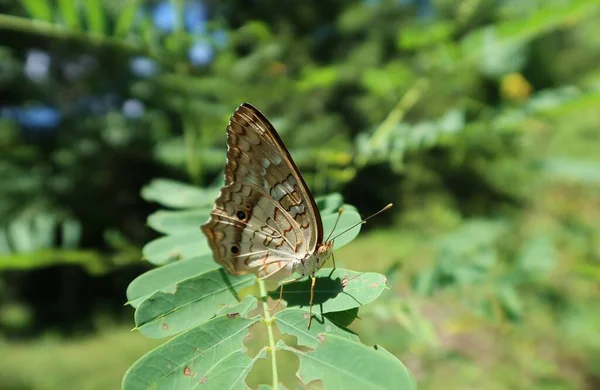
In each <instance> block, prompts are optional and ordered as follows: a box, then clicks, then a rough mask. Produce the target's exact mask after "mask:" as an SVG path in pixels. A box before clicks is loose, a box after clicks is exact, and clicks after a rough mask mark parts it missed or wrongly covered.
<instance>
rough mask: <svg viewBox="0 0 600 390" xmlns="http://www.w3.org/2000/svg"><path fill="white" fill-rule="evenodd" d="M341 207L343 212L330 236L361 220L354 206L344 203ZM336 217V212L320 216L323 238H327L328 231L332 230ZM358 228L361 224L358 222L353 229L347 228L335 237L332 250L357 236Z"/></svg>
mask: <svg viewBox="0 0 600 390" xmlns="http://www.w3.org/2000/svg"><path fill="white" fill-rule="evenodd" d="M343 208H344V212H343V213H342V216H341V217H340V221H339V222H338V225H337V228H336V229H335V233H334V234H333V235H332V237H335V235H336V234H339V233H342V232H343V231H344V230H346V229H347V228H349V227H351V226H353V225H356V224H357V223H359V222H360V221H361V218H360V214H358V212H356V211H355V209H354V207H352V206H350V205H344V206H343ZM336 211H337V210H336ZM337 217H338V215H337V213H335V214H328V215H324V216H322V218H321V219H322V220H323V232H324V233H325V236H324V237H323V239H325V238H327V236H328V235H329V233H331V231H332V230H333V226H334V225H335V220H336V219H337ZM360 228H361V225H360V224H359V225H358V226H356V227H355V228H354V229H352V230H349V231H348V232H346V233H344V234H342V235H341V236H339V237H338V238H336V239H335V245H334V247H333V248H334V250H336V249H340V248H341V247H343V246H344V245H346V244H348V243H349V242H350V241H352V240H354V239H355V238H356V237H357V236H358V233H360Z"/></svg>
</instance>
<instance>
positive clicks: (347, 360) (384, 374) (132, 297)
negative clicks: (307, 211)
mask: <svg viewBox="0 0 600 390" xmlns="http://www.w3.org/2000/svg"><path fill="white" fill-rule="evenodd" d="M214 194H215V191H214V189H208V190H204V189H199V188H196V187H192V186H187V185H184V184H181V183H177V182H173V181H169V180H156V181H154V182H152V183H151V184H150V185H149V186H148V187H146V188H145V189H144V191H143V195H144V197H145V198H146V199H147V200H154V201H157V202H160V203H161V204H163V205H165V206H171V207H173V206H176V207H177V206H179V207H181V208H182V209H180V210H176V211H166V210H161V211H158V212H156V213H154V214H152V215H150V217H149V218H148V224H149V225H150V226H151V227H152V228H153V229H155V230H157V231H159V232H161V233H165V234H166V235H165V236H163V237H161V238H158V239H156V240H154V241H152V242H150V243H148V244H147V245H146V246H145V247H144V257H145V258H146V260H148V261H149V262H151V263H153V264H156V265H162V267H159V268H156V269H153V270H151V271H149V272H147V273H145V274H143V275H141V276H139V277H138V278H137V279H135V280H134V281H133V282H132V283H131V284H130V286H129V288H128V290H127V297H128V300H129V304H130V305H132V306H133V307H135V309H136V311H135V323H136V329H137V330H138V331H140V332H141V333H142V334H144V335H145V336H147V337H150V338H164V337H169V336H173V335H177V336H175V337H173V338H172V339H170V340H169V341H167V342H165V343H164V344H163V345H161V346H159V347H157V348H156V349H154V350H152V351H151V352H149V353H148V354H146V355H145V356H143V357H142V358H140V359H139V360H138V361H137V362H136V363H135V364H133V366H131V368H130V369H129V370H128V372H127V373H126V374H125V377H124V378H123V389H124V390H133V389H147V388H154V389H159V388H165V389H167V388H168V389H188V388H194V387H195V386H197V385H199V384H202V386H203V388H210V389H224V388H231V389H233V388H236V389H244V388H247V385H246V382H245V381H246V377H247V376H248V374H249V373H250V372H251V370H252V368H253V366H254V365H255V363H256V362H257V361H258V360H260V359H264V358H266V357H267V352H269V357H270V361H271V375H272V386H273V388H274V389H276V388H278V387H279V379H278V376H279V374H280V371H281V370H282V367H281V366H280V365H278V360H277V358H278V355H280V354H282V353H285V352H291V353H293V354H295V355H296V356H298V358H299V359H300V368H299V370H298V374H297V375H298V377H299V378H300V380H301V381H302V382H304V383H306V384H308V383H309V382H311V381H314V380H320V381H322V382H323V385H324V386H325V388H327V389H353V388H355V389H364V388H372V389H412V388H414V383H413V382H412V379H411V377H410V375H409V373H408V371H407V370H406V368H405V367H404V366H403V365H402V363H400V361H399V360H397V359H396V358H395V357H394V356H393V355H392V354H390V353H389V352H387V351H386V350H385V349H384V348H383V347H380V346H375V347H373V348H371V347H367V346H365V345H363V344H361V343H360V341H359V338H358V335H357V334H355V333H353V332H352V331H350V330H349V329H348V328H347V326H348V325H349V324H350V323H351V322H352V321H353V320H354V319H355V318H356V317H357V313H358V309H359V307H360V306H362V305H365V304H367V303H369V302H371V301H373V300H374V299H376V298H377V297H378V296H379V295H380V294H381V293H382V292H383V291H384V290H385V289H387V280H386V277H385V276H384V275H381V274H378V273H371V272H365V273H358V272H354V271H350V270H346V269H340V268H337V269H326V268H324V269H321V270H320V271H319V272H318V273H317V288H316V290H315V308H316V312H317V315H316V318H314V320H313V321H312V325H311V327H310V328H307V322H308V307H307V306H308V299H309V294H308V292H309V283H308V280H306V281H299V282H295V283H291V284H289V285H287V286H286V288H285V290H284V299H285V300H286V301H287V307H286V308H285V309H283V310H280V311H277V312H276V313H274V314H271V313H270V311H269V305H268V302H267V299H268V297H269V294H268V293H267V289H268V287H267V285H266V283H265V282H263V281H258V283H257V279H256V277H255V276H254V275H242V276H232V275H230V274H228V273H227V272H226V271H225V270H224V269H222V268H221V267H220V266H219V265H218V264H216V263H215V262H214V261H213V260H212V254H211V253H210V249H209V247H208V243H207V242H206V240H205V239H204V237H203V235H202V234H201V233H200V230H199V226H200V225H201V224H202V223H203V222H205V221H206V219H207V217H208V212H209V210H210V209H209V207H210V204H211V203H212V198H213V197H214ZM317 205H318V206H319V210H320V212H321V214H322V216H323V224H324V228H325V231H329V230H331V229H332V228H333V224H334V222H335V219H336V218H337V213H336V211H337V210H338V208H339V207H340V206H342V205H343V202H342V198H341V196H340V195H339V194H331V195H328V196H326V197H320V198H318V199H317ZM343 207H344V209H345V212H344V213H343V214H342V216H341V218H340V221H339V225H338V226H339V229H340V231H341V229H344V228H345V227H349V226H351V225H353V224H355V223H357V222H360V216H359V214H358V213H357V212H356V210H355V209H354V207H352V206H350V205H343ZM358 230H359V229H354V230H352V231H350V232H348V233H347V234H345V235H343V236H341V237H340V238H339V239H338V240H336V247H337V248H339V247H341V246H344V245H345V244H347V243H348V242H350V241H351V240H352V239H353V238H355V237H356V235H357V234H358ZM256 285H258V291H257V289H256ZM276 296H277V292H276V291H275V292H274V293H272V294H271V297H276ZM257 299H258V301H257ZM259 302H260V305H257V304H258V303H259ZM258 306H261V308H262V310H261V309H259V308H258ZM255 328H256V331H253V329H255ZM260 329H262V330H263V331H266V332H267V340H268V344H267V345H262V346H261V345H258V346H257V345H255V347H257V348H258V352H257V353H256V354H255V355H254V356H253V357H250V356H248V353H247V352H248V351H247V347H246V346H245V345H244V340H245V339H246V338H247V337H248V336H249V335H250V334H253V333H255V332H258V331H260ZM276 334H280V335H282V336H284V337H283V338H282V339H280V340H279V341H276V338H275V335H276ZM289 336H293V337H295V338H296V340H295V341H294V340H293V338H292V337H289ZM256 337H257V336H256V335H255V334H253V337H252V338H253V339H255V340H254V341H252V342H250V344H260V340H258V341H257V340H256Z"/></svg>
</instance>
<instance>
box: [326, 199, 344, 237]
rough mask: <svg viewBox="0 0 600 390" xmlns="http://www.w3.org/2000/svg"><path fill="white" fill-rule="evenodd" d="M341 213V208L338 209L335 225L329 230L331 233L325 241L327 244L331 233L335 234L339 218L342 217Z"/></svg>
mask: <svg viewBox="0 0 600 390" xmlns="http://www.w3.org/2000/svg"><path fill="white" fill-rule="evenodd" d="M343 211H344V209H343V208H341V207H340V208H339V209H338V216H337V219H336V220H335V223H334V224H333V229H331V233H329V235H328V236H327V238H326V239H325V242H328V241H329V237H331V235H332V234H333V232H335V228H336V227H337V224H338V222H340V217H341V216H342V212H343Z"/></svg>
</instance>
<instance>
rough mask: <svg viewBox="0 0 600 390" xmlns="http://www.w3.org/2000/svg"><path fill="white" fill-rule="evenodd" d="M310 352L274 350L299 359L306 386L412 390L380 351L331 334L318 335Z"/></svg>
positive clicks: (283, 347)
mask: <svg viewBox="0 0 600 390" xmlns="http://www.w3.org/2000/svg"><path fill="white" fill-rule="evenodd" d="M319 340H320V344H319V346H318V348H317V349H316V350H314V351H306V352H305V351H300V350H297V349H294V348H290V347H288V346H287V345H285V344H284V343H283V342H281V341H280V342H279V343H278V344H277V348H278V349H280V350H284V351H290V352H293V353H295V354H296V355H298V357H299V358H300V369H299V370H298V374H297V375H298V377H299V378H300V379H301V380H302V382H303V383H305V384H308V383H310V382H312V381H315V380H321V381H323V388H325V389H327V390H336V389H343V390H352V389H358V390H365V389H372V390H383V389H389V390H412V389H416V386H415V382H414V380H413V379H412V377H411V376H410V374H409V372H408V370H407V369H406V367H404V365H403V364H402V363H401V362H400V361H399V360H398V359H397V358H395V357H394V356H393V355H392V354H390V353H389V352H388V351H386V350H385V349H384V348H383V347H380V346H376V347H374V348H370V347H367V346H365V345H363V344H361V343H358V342H356V341H354V340H349V339H348V338H345V337H342V336H340V335H337V334H333V333H322V334H320V335H319Z"/></svg>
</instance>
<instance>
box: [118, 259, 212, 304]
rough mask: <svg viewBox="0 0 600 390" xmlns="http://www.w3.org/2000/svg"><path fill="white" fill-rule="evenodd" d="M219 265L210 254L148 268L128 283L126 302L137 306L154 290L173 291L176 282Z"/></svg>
mask: <svg viewBox="0 0 600 390" xmlns="http://www.w3.org/2000/svg"><path fill="white" fill-rule="evenodd" d="M220 267H221V266H220V265H219V264H217V263H215V262H214V261H213V259H212V255H204V256H195V257H191V258H189V259H185V260H181V261H177V262H175V263H172V264H168V265H165V266H164V267H160V268H156V269H153V270H150V271H148V272H146V273H144V274H142V275H140V276H138V277H137V278H135V279H134V280H133V281H132V282H131V283H129V286H128V287H127V300H128V302H127V303H128V304H130V305H131V306H133V307H138V306H139V304H140V303H141V302H142V301H143V300H144V299H146V298H147V297H148V296H149V295H150V294H153V293H154V292H156V291H162V292H170V291H171V292H173V291H175V284H176V283H179V282H181V281H183V280H185V279H188V278H191V277H194V276H197V275H200V274H203V273H205V272H209V271H213V270H216V269H219V268H220Z"/></svg>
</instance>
